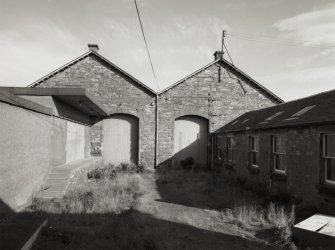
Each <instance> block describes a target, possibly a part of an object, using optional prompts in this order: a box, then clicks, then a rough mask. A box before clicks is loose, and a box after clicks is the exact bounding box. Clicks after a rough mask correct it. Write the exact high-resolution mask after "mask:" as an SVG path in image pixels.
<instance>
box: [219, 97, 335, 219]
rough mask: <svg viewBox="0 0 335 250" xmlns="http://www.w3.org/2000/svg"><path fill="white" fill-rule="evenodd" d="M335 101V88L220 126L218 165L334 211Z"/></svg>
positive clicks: (245, 179)
mask: <svg viewBox="0 0 335 250" xmlns="http://www.w3.org/2000/svg"><path fill="white" fill-rule="evenodd" d="M334 106H335V90H333V91H329V92H325V93H321V94H318V95H314V96H310V97H307V98H303V99H298V100H295V101H291V102H287V103H283V104H280V105H276V106H273V107H268V108H265V109H260V110H256V111H251V112H247V113H245V114H243V115H241V116H239V117H237V118H236V119H234V120H233V121H231V122H230V123H228V124H227V125H225V126H223V127H222V128H220V129H218V130H216V131H215V135H214V137H215V142H216V145H215V148H214V151H215V153H214V158H215V166H217V167H220V168H222V169H225V170H226V171H224V172H226V173H227V174H228V175H230V176H231V177H235V178H239V179H240V181H242V182H249V183H250V184H252V186H254V187H255V186H257V185H258V186H259V187H263V190H270V192H271V193H273V194H285V193H286V194H290V195H291V196H293V198H294V199H296V200H297V201H299V202H302V204H306V205H307V204H309V205H317V206H319V207H320V208H322V209H323V210H329V211H332V210H333V208H334V205H335V196H334V194H335V110H334ZM332 213H333V211H332Z"/></svg>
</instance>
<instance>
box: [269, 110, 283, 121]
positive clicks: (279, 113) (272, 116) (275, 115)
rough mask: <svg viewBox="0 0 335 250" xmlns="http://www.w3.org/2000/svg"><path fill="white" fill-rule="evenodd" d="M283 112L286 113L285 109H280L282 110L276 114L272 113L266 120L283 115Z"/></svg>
mask: <svg viewBox="0 0 335 250" xmlns="http://www.w3.org/2000/svg"><path fill="white" fill-rule="evenodd" d="M282 113H284V111H280V112H277V113H275V114H274V115H271V116H270V117H268V118H266V119H265V121H267V122H268V121H271V120H273V119H274V118H276V117H277V116H279V115H281V114H282Z"/></svg>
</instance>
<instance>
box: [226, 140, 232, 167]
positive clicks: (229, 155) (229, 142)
mask: <svg viewBox="0 0 335 250" xmlns="http://www.w3.org/2000/svg"><path fill="white" fill-rule="evenodd" d="M232 160H233V144H232V139H231V137H227V161H228V162H232Z"/></svg>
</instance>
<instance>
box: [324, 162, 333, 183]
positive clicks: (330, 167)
mask: <svg viewBox="0 0 335 250" xmlns="http://www.w3.org/2000/svg"><path fill="white" fill-rule="evenodd" d="M326 180H329V181H335V159H326Z"/></svg>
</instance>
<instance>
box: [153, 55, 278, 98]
mask: <svg viewBox="0 0 335 250" xmlns="http://www.w3.org/2000/svg"><path fill="white" fill-rule="evenodd" d="M216 63H221V64H222V65H223V66H225V67H227V68H228V69H229V70H230V71H232V72H234V73H235V74H237V75H238V76H239V77H241V78H244V79H245V80H246V81H247V82H249V83H250V84H251V85H252V86H254V87H256V88H257V89H259V90H260V91H261V92H263V93H264V94H265V95H267V96H268V97H270V98H271V99H273V100H274V101H275V102H277V103H282V102H284V101H283V100H282V99H281V98H280V97H278V96H277V95H275V94H274V93H272V92H271V91H270V90H268V89H267V88H265V87H264V86H262V85H261V84H260V83H258V82H257V81H256V80H254V79H253V78H251V77H250V76H248V75H247V74H246V73H244V72H243V71H242V70H240V69H238V68H236V67H235V66H234V65H233V64H231V63H229V62H228V61H227V60H225V59H224V58H220V59H217V60H215V61H213V62H211V63H209V64H207V65H206V66H204V67H202V68H201V69H199V70H197V71H195V72H193V73H192V74H190V75H188V76H186V77H184V78H183V79H181V80H179V81H178V82H176V83H174V84H172V85H171V86H169V87H167V88H166V89H164V90H162V91H161V92H160V93H158V94H159V95H160V94H163V93H164V92H166V91H168V90H170V89H172V88H174V87H175V86H177V85H179V84H180V83H182V82H184V81H186V80H187V79H189V78H191V77H192V76H194V75H196V74H198V73H200V72H201V71H203V70H205V69H207V68H209V67H210V66H212V65H214V64H216Z"/></svg>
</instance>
